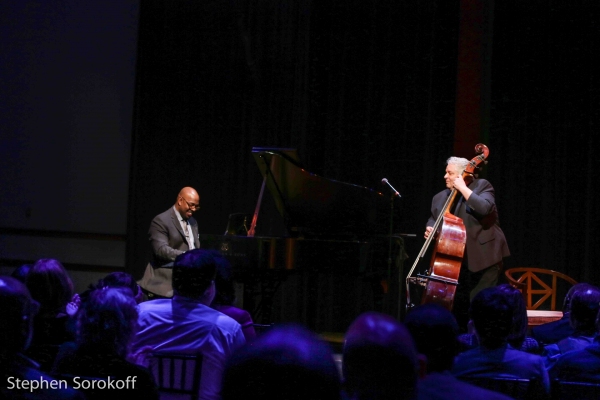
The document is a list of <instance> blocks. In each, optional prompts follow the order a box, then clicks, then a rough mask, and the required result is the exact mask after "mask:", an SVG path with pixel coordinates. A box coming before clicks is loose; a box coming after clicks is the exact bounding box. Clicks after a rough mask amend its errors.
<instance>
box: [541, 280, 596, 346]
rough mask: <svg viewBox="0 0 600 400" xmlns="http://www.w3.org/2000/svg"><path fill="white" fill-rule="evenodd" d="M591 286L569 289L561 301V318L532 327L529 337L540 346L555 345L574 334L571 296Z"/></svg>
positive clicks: (582, 285)
mask: <svg viewBox="0 0 600 400" xmlns="http://www.w3.org/2000/svg"><path fill="white" fill-rule="evenodd" d="M590 286H591V285H590V284H589V283H577V284H575V285H573V286H571V288H570V289H569V291H568V292H567V294H566V296H565V298H564V300H563V310H562V311H563V316H562V318H561V319H559V320H557V321H552V322H548V323H546V324H542V325H538V326H534V327H533V328H531V336H532V337H533V338H535V339H536V340H537V341H538V342H539V343H540V345H541V346H545V345H547V344H552V343H556V342H558V341H560V340H562V339H564V338H567V337H569V336H571V335H573V334H574V333H575V330H574V329H573V327H572V326H571V322H569V320H570V313H571V299H572V298H573V295H574V294H575V293H576V292H578V291H580V290H587V289H588V288H589V287H590Z"/></svg>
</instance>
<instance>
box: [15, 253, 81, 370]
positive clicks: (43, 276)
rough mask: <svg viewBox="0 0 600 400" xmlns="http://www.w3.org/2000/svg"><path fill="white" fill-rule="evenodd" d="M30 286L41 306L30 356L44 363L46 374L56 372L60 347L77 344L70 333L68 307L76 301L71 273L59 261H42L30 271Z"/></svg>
mask: <svg viewBox="0 0 600 400" xmlns="http://www.w3.org/2000/svg"><path fill="white" fill-rule="evenodd" d="M26 285H27V288H28V289H29V292H30V293H31V297H33V298H34V299H35V300H36V301H37V302H38V303H40V312H39V313H38V315H36V317H35V319H34V329H33V339H32V341H31V346H30V348H29V350H28V351H27V355H28V356H29V357H31V358H33V359H34V360H35V361H37V362H38V363H40V368H41V369H42V370H43V371H49V370H50V369H51V368H52V364H53V362H54V357H55V356H56V352H57V351H58V346H60V345H61V344H62V343H64V342H67V341H70V340H73V335H72V332H70V330H69V329H68V322H69V318H70V317H69V315H68V314H67V311H66V307H67V304H68V303H69V302H70V301H71V299H72V297H73V282H72V281H71V277H70V276H69V274H68V272H67V270H66V269H65V268H64V267H63V265H62V264H61V263H60V262H59V261H58V260H55V259H50V258H48V259H41V260H38V261H37V262H36V263H35V264H34V265H33V266H32V267H31V269H30V270H29V273H28V274H27V279H26Z"/></svg>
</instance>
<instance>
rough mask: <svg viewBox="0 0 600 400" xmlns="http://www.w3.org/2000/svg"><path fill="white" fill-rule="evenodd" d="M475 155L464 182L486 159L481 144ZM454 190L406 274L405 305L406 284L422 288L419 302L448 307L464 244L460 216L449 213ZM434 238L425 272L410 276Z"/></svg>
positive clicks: (485, 148) (486, 150)
mask: <svg viewBox="0 0 600 400" xmlns="http://www.w3.org/2000/svg"><path fill="white" fill-rule="evenodd" d="M475 152H476V153H477V154H478V155H477V156H475V157H474V158H473V159H472V160H471V161H469V163H468V164H467V167H466V168H465V170H464V172H463V174H462V177H463V179H464V180H465V181H469V180H472V179H473V176H474V172H475V169H476V168H478V167H479V166H480V165H481V164H482V163H484V162H487V161H486V159H487V157H488V155H489V149H488V148H487V146H486V145H484V144H481V143H479V144H477V145H476V146H475ZM457 193H458V191H457V189H456V188H454V189H452V191H451V192H450V195H449V196H448V199H447V200H446V203H445V204H444V207H443V209H442V211H441V212H440V215H439V216H438V217H437V219H436V221H435V224H434V226H433V230H432V232H431V235H429V236H428V237H427V240H426V241H425V244H424V245H423V247H422V248H421V251H420V252H419V254H418V256H417V258H416V260H415V262H414V264H413V266H412V268H411V269H410V271H409V273H408V275H407V277H406V300H407V301H406V307H407V308H410V307H413V304H412V303H411V301H410V283H413V284H418V285H420V286H424V287H425V291H424V292H423V296H422V299H421V304H425V303H438V304H440V305H442V306H443V307H445V308H447V309H448V310H452V306H453V303H454V295H455V293H456V287H457V286H458V278H459V274H460V267H461V264H462V260H463V255H464V251H465V244H466V239H467V235H466V230H465V226H464V224H463V221H462V219H461V218H459V217H457V216H455V215H453V214H451V213H450V210H451V209H452V207H453V205H454V203H455V200H456V197H457ZM434 240H435V247H434V250H433V253H432V256H431V264H430V267H429V270H428V272H427V275H418V276H416V277H412V274H413V272H414V270H415V268H416V266H417V264H418V263H419V261H420V260H421V259H422V258H423V257H424V255H425V253H426V252H427V249H428V248H429V245H430V244H431V243H432V242H433V241H434Z"/></svg>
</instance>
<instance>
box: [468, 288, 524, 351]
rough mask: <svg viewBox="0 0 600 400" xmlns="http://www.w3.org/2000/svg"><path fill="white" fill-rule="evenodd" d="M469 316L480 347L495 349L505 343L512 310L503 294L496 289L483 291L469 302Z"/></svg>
mask: <svg viewBox="0 0 600 400" xmlns="http://www.w3.org/2000/svg"><path fill="white" fill-rule="evenodd" d="M469 314H470V317H471V320H472V321H473V325H474V326H475V330H476V332H477V337H478V338H479V344H480V345H481V346H484V347H486V348H489V349H496V348H498V347H500V346H502V345H504V344H506V343H507V341H508V336H509V335H510V333H511V329H512V319H513V309H512V307H511V305H510V302H509V301H508V298H507V296H506V295H505V293H503V292H502V291H501V290H499V289H498V288H497V287H490V288H486V289H483V290H482V291H480V292H479V293H477V294H476V295H475V297H474V298H473V300H472V301H471V307H470V308H469Z"/></svg>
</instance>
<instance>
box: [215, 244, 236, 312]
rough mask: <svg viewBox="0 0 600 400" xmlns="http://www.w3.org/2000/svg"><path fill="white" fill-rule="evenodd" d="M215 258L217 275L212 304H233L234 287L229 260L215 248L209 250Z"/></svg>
mask: <svg viewBox="0 0 600 400" xmlns="http://www.w3.org/2000/svg"><path fill="white" fill-rule="evenodd" d="M209 252H210V253H211V254H212V256H213V257H214V258H215V264H216V266H217V275H216V277H215V288H216V291H217V293H216V294H215V298H214V300H213V305H227V306H230V305H233V304H234V303H235V287H234V285H233V278H232V269H231V264H230V263H229V260H227V259H226V258H225V257H223V256H222V255H221V253H219V252H218V251H216V250H209Z"/></svg>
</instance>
